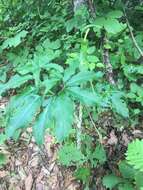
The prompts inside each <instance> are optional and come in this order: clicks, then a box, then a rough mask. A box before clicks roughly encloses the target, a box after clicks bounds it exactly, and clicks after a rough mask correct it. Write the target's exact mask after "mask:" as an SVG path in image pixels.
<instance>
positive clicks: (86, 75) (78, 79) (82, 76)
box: [66, 71, 103, 86]
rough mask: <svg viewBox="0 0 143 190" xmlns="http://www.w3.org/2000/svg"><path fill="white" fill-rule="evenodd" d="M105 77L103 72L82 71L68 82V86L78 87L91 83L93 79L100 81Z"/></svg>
mask: <svg viewBox="0 0 143 190" xmlns="http://www.w3.org/2000/svg"><path fill="white" fill-rule="evenodd" d="M102 76H103V73H102V72H100V71H99V72H97V73H95V72H92V71H81V72H80V73H78V74H76V75H74V76H73V77H72V78H71V79H70V80H69V81H67V83H66V84H67V86H73V85H78V84H81V83H85V82H87V81H91V80H93V79H99V78H101V77H102Z"/></svg>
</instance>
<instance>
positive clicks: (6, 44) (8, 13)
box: [0, 0, 143, 190]
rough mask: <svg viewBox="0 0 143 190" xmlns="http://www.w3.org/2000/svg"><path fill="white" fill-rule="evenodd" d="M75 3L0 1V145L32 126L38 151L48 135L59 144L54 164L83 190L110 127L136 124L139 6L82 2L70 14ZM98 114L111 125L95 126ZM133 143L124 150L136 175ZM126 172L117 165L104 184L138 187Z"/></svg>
mask: <svg viewBox="0 0 143 190" xmlns="http://www.w3.org/2000/svg"><path fill="white" fill-rule="evenodd" d="M75 2H76V0H74V3H73V4H72V3H71V2H70V1H67V0H61V1H55V0H50V1H49V0H42V2H40V1H36V0H25V1H18V0H13V1H11V0H8V1H6V2H5V1H0V28H1V31H0V96H1V97H2V98H3V97H9V99H10V101H9V104H8V106H7V107H6V112H5V113H4V117H3V115H2V117H1V116H0V120H1V121H2V122H1V123H2V126H1V127H3V128H4V130H3V132H2V133H1V134H0V137H1V142H0V143H4V142H5V141H6V140H8V139H9V138H13V139H14V140H18V138H19V136H20V135H21V133H22V132H23V131H25V130H26V128H27V127H32V128H33V135H34V137H35V140H36V142H37V144H38V145H39V146H40V148H41V147H42V146H41V145H42V144H43V143H44V135H45V133H46V131H47V129H48V132H49V131H50V133H52V134H53V135H54V136H55V137H56V139H57V142H58V143H59V144H60V147H61V148H60V150H59V160H60V162H61V164H63V165H65V166H74V167H75V170H76V172H75V176H76V177H77V179H79V180H81V181H82V182H83V183H84V185H85V187H86V189H88V188H89V186H90V178H91V176H90V175H92V169H94V168H98V167H101V165H102V167H104V164H105V163H106V161H107V162H108V156H106V148H105V147H104V145H103V144H102V143H103V139H104V136H106V135H108V134H107V131H108V130H110V127H116V126H119V127H121V129H123V128H127V127H129V126H132V127H137V126H139V125H140V123H141V120H142V118H141V116H142V113H143V109H142V105H143V93H142V74H143V65H142V56H143V53H142V48H143V37H142V29H143V25H142V23H141V22H140V18H142V3H141V1H139V0H136V1H127V0H120V1H116V0H109V1H104V0H102V1H99V0H97V1H96V2H95V1H90V0H87V2H88V3H87V4H88V6H86V5H87V4H85V6H84V5H83V4H82V5H81V6H79V8H78V9H76V7H74V6H75ZM94 7H95V9H94ZM106 113H108V114H109V115H110V116H111V117H112V120H113V121H114V123H112V122H110V118H105V120H106V121H107V122H106V125H104V124H102V123H103V122H101V124H100V120H102V117H101V116H102V114H103V115H104V114H106ZM103 120H104V119H103ZM108 120H109V122H108ZM49 129H50V130H49ZM93 136H96V138H95V137H93ZM95 139H96V140H95ZM141 143H142V142H140V141H136V142H135V143H133V144H134V145H133V146H132V144H131V145H129V148H128V153H127V155H128V156H127V160H128V163H130V164H131V165H133V166H134V167H135V168H136V169H140V170H141V171H142V168H141V167H142V165H141V163H139V162H137V161H138V157H136V153H137V150H138V149H136V148H134V146H135V145H136V144H138V145H137V146H138V147H139V146H140V147H141ZM139 144H140V145H139ZM130 147H131V148H130ZM73 152H75V153H76V155H77V157H75V156H74V155H73ZM107 155H108V152H107ZM139 156H142V155H141V152H139ZM124 168H126V169H125V170H124V171H123V169H124ZM129 168H130V167H129V166H128V164H127V163H124V162H123V163H122V162H121V164H120V165H119V171H120V173H121V175H120V176H116V175H114V174H113V172H112V171H110V172H111V175H108V176H106V177H104V178H103V183H104V185H105V186H106V187H107V188H110V189H112V188H114V187H115V188H116V187H117V188H118V189H119V190H122V189H123V190H124V189H133V188H134V186H135V188H140V187H142V186H141V185H137V184H138V182H137V181H140V180H139V178H138V176H139V175H137V174H134V176H130V175H131V171H132V169H131V168H130V169H131V170H130V169H129ZM127 176H128V177H127ZM135 176H136V177H135ZM134 183H135V185H134ZM139 183H140V182H139Z"/></svg>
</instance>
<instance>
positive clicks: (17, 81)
mask: <svg viewBox="0 0 143 190" xmlns="http://www.w3.org/2000/svg"><path fill="white" fill-rule="evenodd" d="M32 78H33V77H32V75H26V76H20V75H17V74H16V75H14V76H13V77H12V78H11V79H10V80H9V81H8V82H7V83H5V84H0V94H2V93H3V92H5V91H6V90H9V89H14V88H17V87H20V86H21V85H22V84H24V83H25V82H27V81H28V80H30V79H32Z"/></svg>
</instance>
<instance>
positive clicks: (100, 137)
mask: <svg viewBox="0 0 143 190" xmlns="http://www.w3.org/2000/svg"><path fill="white" fill-rule="evenodd" d="M86 110H87V112H88V115H89V118H90V121H91V124H92V125H93V127H94V129H95V130H96V132H97V135H98V137H99V142H100V143H101V144H102V135H101V133H100V132H99V130H98V128H97V127H96V125H95V123H94V121H93V119H92V116H91V114H90V112H89V111H88V108H87V107H86Z"/></svg>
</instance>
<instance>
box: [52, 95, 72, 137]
mask: <svg viewBox="0 0 143 190" xmlns="http://www.w3.org/2000/svg"><path fill="white" fill-rule="evenodd" d="M73 114H74V104H73V102H72V100H71V99H70V98H69V97H68V96H66V95H65V94H63V95H60V96H58V97H57V98H56V100H55V101H54V103H53V111H52V115H53V117H54V120H55V134H56V137H57V139H58V140H59V141H62V140H64V139H65V138H66V137H67V136H68V135H69V134H70V132H71V128H72V123H73Z"/></svg>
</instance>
